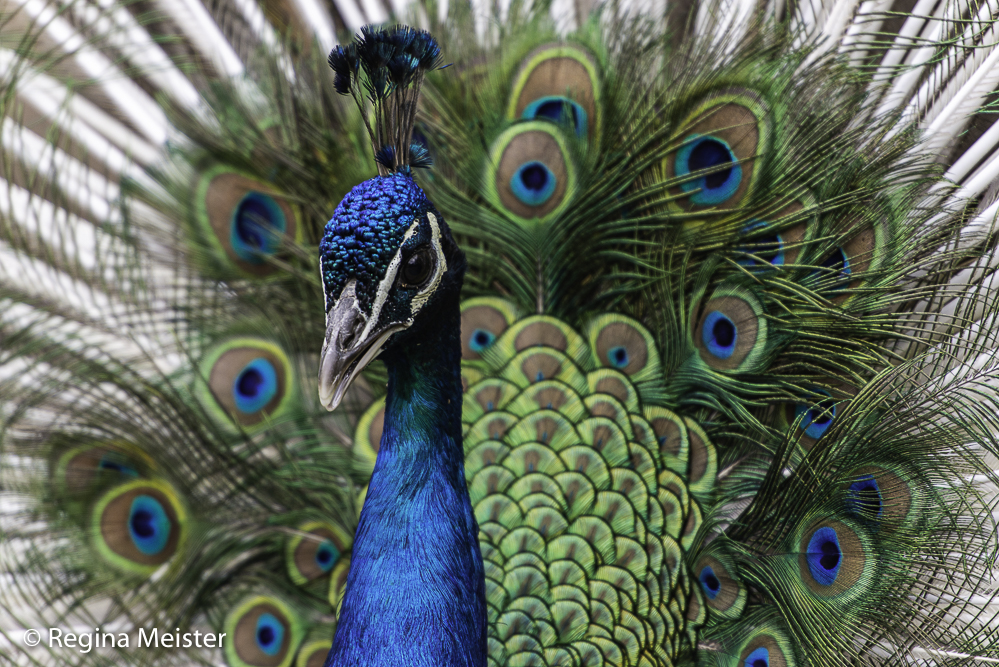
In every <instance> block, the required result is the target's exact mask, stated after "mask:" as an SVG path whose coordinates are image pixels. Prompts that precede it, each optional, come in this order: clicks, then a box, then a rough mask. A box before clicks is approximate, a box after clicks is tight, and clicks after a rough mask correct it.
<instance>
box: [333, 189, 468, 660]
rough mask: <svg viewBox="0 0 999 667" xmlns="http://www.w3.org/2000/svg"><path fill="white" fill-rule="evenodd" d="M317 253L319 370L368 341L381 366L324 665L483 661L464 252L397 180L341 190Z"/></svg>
mask: <svg viewBox="0 0 999 667" xmlns="http://www.w3.org/2000/svg"><path fill="white" fill-rule="evenodd" d="M321 252H322V255H321V257H322V266H323V282H324V288H325V290H326V301H327V304H326V305H327V312H328V323H329V330H330V331H331V332H332V333H329V334H328V335H327V347H326V349H325V350H324V361H323V367H324V368H326V367H327V365H328V366H329V368H331V369H333V370H331V371H330V372H331V373H332V375H333V376H335V377H337V378H339V380H337V382H339V381H344V380H346V381H349V378H350V377H352V376H353V373H354V372H355V371H354V370H351V369H353V368H354V366H353V365H356V364H358V363H360V362H358V361H357V360H358V359H360V360H361V361H362V362H363V360H364V359H370V358H372V357H373V356H374V354H375V353H377V351H378V349H379V348H381V349H383V350H384V351H383V353H382V356H383V358H384V360H385V363H386V366H387V367H388V371H389V383H388V395H387V399H386V406H385V426H384V430H383V434H382V439H381V446H380V449H379V452H378V458H377V462H376V464H375V469H374V473H373V475H372V477H371V482H370V485H369V487H368V492H367V496H366V499H365V503H364V508H363V509H362V511H361V517H360V523H359V525H358V529H357V534H356V537H355V541H354V549H353V554H352V558H351V566H350V573H349V575H348V578H347V588H346V594H345V597H344V599H343V604H342V607H341V610H340V614H339V618H338V625H337V631H336V637H335V639H334V642H333V649H332V651H331V652H330V655H329V657H328V658H327V661H326V665H327V667H347V666H353V665H368V666H378V665H385V666H386V667H388V666H392V667H400V666H406V667H409V666H414V667H415V666H417V665H427V666H428V667H429V666H431V665H433V666H437V665H455V666H466V665H467V666H469V667H471V666H473V665H475V666H481V665H484V664H485V659H486V607H485V580H484V575H483V566H482V556H481V553H480V551H479V544H478V526H477V525H476V521H475V517H474V515H473V513H472V506H471V503H470V501H469V495H468V488H467V486H466V483H465V472H464V453H463V448H462V433H461V406H462V387H461V378H460V373H459V370H458V369H459V366H460V359H461V343H460V337H459V330H460V323H459V303H458V299H459V292H460V289H461V280H462V276H463V274H464V270H465V262H464V256H463V255H462V253H461V251H460V250H459V249H458V248H457V246H456V245H455V243H454V241H453V240H452V239H451V236H450V232H449V231H448V228H447V226H446V224H445V223H444V221H443V219H442V218H441V216H440V215H439V214H438V213H437V211H436V210H435V209H434V207H433V206H432V205H431V204H430V202H429V201H428V200H427V199H426V196H425V195H424V194H423V191H422V190H421V189H420V188H419V186H417V185H416V183H415V181H413V179H412V178H411V177H409V176H408V175H403V174H393V175H389V176H384V177H376V178H374V179H371V180H370V181H367V182H365V183H362V184H361V185H359V186H357V187H356V188H354V189H353V190H352V191H351V193H350V194H349V195H347V197H346V198H345V199H344V200H343V202H342V203H341V204H340V205H339V206H338V207H337V210H336V213H335V214H334V216H333V219H332V220H330V222H329V224H328V225H327V226H326V233H325V235H324V237H323V242H322V245H321ZM341 332H342V333H341ZM344 341H346V342H344ZM342 359H346V360H347V361H346V362H342V361H340V360H342ZM327 360H329V361H328V364H327ZM338 363H339V364H340V365H339V366H337V364H338ZM344 364H346V370H343V369H344ZM362 365H363V363H362ZM338 369H339V370H338ZM320 381H321V383H322V382H323V375H322V372H321V377H320Z"/></svg>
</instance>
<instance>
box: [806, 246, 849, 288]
mask: <svg viewBox="0 0 999 667" xmlns="http://www.w3.org/2000/svg"><path fill="white" fill-rule="evenodd" d="M819 266H821V267H822V268H824V269H828V271H816V272H815V273H813V274H812V276H813V280H815V279H817V280H819V281H821V282H822V284H823V287H825V289H826V290H828V291H830V292H841V291H843V290H845V289H846V288H847V287H849V286H850V274H851V269H850V258H849V257H848V256H847V254H846V252H845V251H844V250H843V249H842V248H836V249H835V250H833V251H832V253H831V254H830V255H829V256H828V257H826V258H825V259H823V260H822V262H820V263H819ZM837 274H838V275H837ZM833 280H835V282H832V283H831V284H829V283H830V281H833Z"/></svg>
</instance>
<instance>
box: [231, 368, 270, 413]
mask: <svg viewBox="0 0 999 667" xmlns="http://www.w3.org/2000/svg"><path fill="white" fill-rule="evenodd" d="M277 391H278V380H277V371H275V370H274V364H272V363H271V362H270V361H268V360H267V359H264V358H262V357H258V358H256V359H254V360H253V361H251V362H250V363H248V364H247V365H246V366H244V367H243V370H241V371H240V372H239V375H237V376H236V381H235V382H233V385H232V393H233V396H234V397H235V400H236V409H237V410H239V411H240V412H242V413H245V414H253V413H255V412H259V411H260V410H262V409H263V407H264V406H265V405H267V404H268V403H270V402H271V399H272V398H274V396H275V394H277Z"/></svg>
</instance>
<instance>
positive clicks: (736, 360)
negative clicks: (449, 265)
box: [0, 0, 999, 667]
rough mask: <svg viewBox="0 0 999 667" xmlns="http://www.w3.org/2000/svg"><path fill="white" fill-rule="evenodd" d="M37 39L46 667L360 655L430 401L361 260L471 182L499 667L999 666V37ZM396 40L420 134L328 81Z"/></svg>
mask: <svg viewBox="0 0 999 667" xmlns="http://www.w3.org/2000/svg"><path fill="white" fill-rule="evenodd" d="M8 4H9V5H10V6H9V7H7V6H5V7H4V8H3V9H0V38H2V40H0V60H2V62H3V63H4V64H5V65H6V67H5V70H4V74H3V75H2V77H3V79H2V80H3V82H4V86H3V90H4V94H3V95H2V96H0V100H2V101H0V105H2V110H3V120H4V125H3V128H2V129H3V133H2V136H0V147H2V150H0V160H2V166H3V172H2V173H3V179H4V188H3V190H2V191H0V423H2V429H0V489H2V491H0V508H2V511H0V516H2V517H3V518H2V519H0V521H2V523H0V530H2V534H3V536H4V539H3V544H0V570H2V573H3V574H2V576H3V583H2V584H0V600H2V601H3V604H2V605H0V606H2V607H3V610H2V612H0V633H2V634H3V635H4V636H5V637H7V638H8V639H9V640H10V641H9V643H2V644H0V658H2V659H3V660H5V661H9V662H10V664H16V665H21V664H37V665H57V664H73V665H79V666H80V667H85V666H89V665H102V664H104V665H112V664H114V665H117V664H142V665H150V666H156V667H161V666H165V665H190V664H205V665H207V664H213V665H214V664H227V665H230V666H232V667H243V666H249V665H253V666H256V667H291V666H292V665H294V666H295V667H321V666H322V665H323V664H324V663H325V660H326V655H327V653H328V652H329V648H330V644H331V642H332V638H333V633H334V629H335V627H336V617H337V613H338V611H339V607H340V603H341V601H342V599H343V596H344V592H345V587H346V581H347V573H348V571H349V568H350V562H351V550H352V548H353V540H354V531H355V528H356V526H357V521H358V514H359V512H360V508H361V506H362V505H363V502H364V495H365V492H366V485H367V482H368V479H369V477H370V475H371V472H372V469H373V467H374V464H375V461H376V459H377V456H378V452H379V449H380V443H381V436H382V430H383V428H382V425H383V419H384V412H385V407H384V403H385V402H384V399H383V398H381V396H382V395H383V394H384V373H383V372H382V371H381V370H379V368H378V367H377V366H376V367H375V368H374V369H369V370H367V371H365V376H364V378H363V379H362V380H361V381H360V382H359V383H357V384H355V385H354V387H353V388H352V389H351V390H350V391H349V392H348V394H347V396H346V397H345V399H344V400H343V402H342V403H341V407H340V408H339V409H338V410H337V411H336V412H334V413H332V414H330V413H327V412H326V411H325V410H324V409H323V407H322V405H321V404H320V402H318V401H316V395H317V387H316V384H315V376H316V373H315V369H316V368H317V367H318V363H319V356H318V355H317V354H315V352H316V349H317V347H318V341H319V340H321V339H322V337H323V333H324V331H323V325H324V322H323V321H322V318H321V317H320V313H321V312H322V311H321V308H322V305H323V301H324V294H323V288H322V285H321V280H320V279H319V261H318V260H317V258H318V252H317V246H318V245H319V243H320V241H321V239H322V236H323V226H324V224H325V223H326V221H327V220H328V219H329V217H330V215H331V212H332V211H333V210H334V209H335V208H336V205H337V203H338V202H339V201H340V200H341V199H342V198H343V197H344V195H345V194H346V193H347V192H348V191H349V190H350V188H351V187H353V186H354V185H355V184H356V183H358V182H360V181H362V180H364V179H366V178H369V177H371V176H373V175H374V174H375V172H376V170H380V171H383V172H384V171H389V170H398V169H399V167H400V166H401V165H404V164H410V165H412V166H413V167H421V166H428V165H430V164H431V163H432V165H433V167H432V169H413V170H410V171H409V172H408V173H409V174H410V175H411V176H412V177H413V178H414V179H415V180H416V181H417V182H418V183H419V185H420V186H421V187H422V188H423V189H424V190H425V191H426V192H427V195H428V197H429V198H430V199H431V200H432V201H433V202H434V205H435V206H436V207H437V208H438V209H439V211H440V212H441V214H442V216H443V218H444V219H446V221H447V224H448V225H449V226H450V228H451V230H452V231H453V232H454V234H455V236H456V238H457V240H458V242H459V244H460V245H461V247H462V249H463V250H464V252H465V254H466V256H467V259H468V263H469V269H468V272H467V275H466V278H465V288H464V293H463V301H462V305H461V346H462V348H461V349H462V353H461V369H460V370H461V380H462V389H463V396H462V401H463V403H462V429H463V436H464V451H465V464H464V470H465V476H466V481H467V484H468V489H469V492H470V496H471V501H472V507H473V510H474V514H475V519H476V521H477V522H478V525H479V528H480V534H479V545H480V548H481V551H482V555H483V560H484V567H485V577H486V590H485V595H486V598H487V600H486V602H487V612H488V620H489V635H488V648H489V657H488V662H489V664H490V665H497V666H499V665H552V666H555V665H560V666H568V665H586V666H591V665H606V666H607V667H624V666H625V665H672V666H676V667H681V666H684V665H718V666H724V667H729V666H731V667H770V666H774V667H790V666H799V665H802V666H803V665H816V666H818V665H842V664H858V665H898V664H934V665H951V664H953V665H958V664H980V661H981V662H985V661H988V660H990V659H991V660H993V661H995V660H999V649H997V648H996V646H997V643H996V641H995V629H994V628H995V619H994V618H993V617H994V611H992V609H993V608H994V584H993V582H992V568H993V564H994V562H995V558H996V556H997V552H996V540H995V534H996V527H995V524H994V520H993V517H992V513H991V511H992V509H993V507H994V499H993V496H994V485H995V483H996V482H997V481H999V480H996V475H995V472H994V470H993V468H994V466H995V461H996V459H995V456H996V454H997V450H999V447H997V442H996V434H997V433H999V424H997V423H996V420H997V417H996V415H997V414H999V412H997V410H996V408H997V405H996V402H997V398H996V395H995V387H996V386H997V383H999V378H997V365H996V359H995V350H996V348H997V341H996V340H995V334H994V333H993V331H994V329H995V327H994V324H995V318H996V312H995V311H996V308H997V304H999V300H997V299H996V297H995V291H994V290H995V288H994V275H993V271H994V267H995V264H996V255H995V246H994V236H993V234H992V232H993V222H994V218H995V215H996V208H997V204H996V195H997V192H999V190H997V188H996V186H995V179H996V176H997V173H999V167H997V164H999V163H996V161H995V151H996V146H997V142H999V130H997V129H996V128H997V127H999V126H996V125H992V126H991V127H988V126H987V125H988V123H989V122H991V121H992V120H994V117H993V116H992V115H989V114H990V113H991V107H990V102H989V100H990V99H991V98H990V97H989V95H990V93H991V91H993V90H994V89H995V88H996V86H997V85H999V75H997V74H996V72H999V69H997V68H996V67H995V66H994V65H995V63H994V61H995V60H996V57H997V55H996V54H997V53H999V51H997V50H996V44H997V43H999V39H997V35H996V32H997V30H999V28H997V27H996V24H995V20H996V16H995V7H994V6H993V5H989V4H981V5H979V4H973V3H961V2H950V1H945V2H941V3H933V2H923V3H919V4H918V5H917V6H916V7H913V8H911V14H909V13H906V12H904V11H899V10H901V9H906V8H903V7H900V6H890V7H889V6H888V5H881V4H876V3H874V4H872V3H863V4H859V3H849V2H828V3H819V4H818V5H816V6H812V5H807V4H806V5H788V6H785V5H784V4H783V3H770V4H767V3H731V4H723V3H718V2H713V1H708V2H700V3H679V5H678V6H676V7H674V6H669V7H667V8H666V9H665V10H663V9H662V8H657V9H652V10H646V11H637V9H636V8H631V9H633V10H635V11H628V8H627V7H623V6H618V5H617V4H609V5H603V6H599V7H591V6H590V4H591V3H585V2H582V3H570V4H572V6H571V7H570V8H563V7H560V6H556V5H558V4H559V3H523V2H519V1H517V2H512V3H510V4H509V5H508V6H503V7H499V6H497V7H492V6H490V7H488V8H484V7H481V6H479V5H476V4H475V3H462V2H451V3H426V4H420V5H419V6H417V5H414V6H412V7H407V6H405V5H404V4H402V3H393V4H392V6H391V7H383V6H381V5H380V4H379V3H377V2H367V3H364V4H363V6H361V5H357V4H355V3H354V2H352V1H351V0H342V1H341V0H338V2H337V3H335V4H334V3H325V2H307V1H305V0H302V1H300V2H294V3H292V2H288V3H282V2H267V3H263V4H262V5H261V6H259V7H258V6H257V5H256V3H243V2H228V1H227V2H215V3H208V4H206V5H205V6H202V5H201V4H200V3H145V2H124V3H115V2H110V1H108V2H103V1H102V2H84V1H83V0H75V1H70V2H62V3H47V2H39V3H31V2H16V3H8ZM182 5H183V6H182ZM188 5H190V6H188ZM680 5H682V6H680ZM591 10H592V11H591ZM393 17H397V18H398V19H399V20H404V21H406V22H407V23H408V24H410V25H414V26H420V27H422V28H427V29H429V31H430V33H431V34H432V35H433V36H434V37H435V38H436V39H437V40H438V41H439V44H440V46H441V50H442V51H443V54H441V53H434V52H433V50H432V49H430V50H428V51H427V52H426V53H424V54H423V55H424V56H425V58H426V59H425V61H421V63H422V64H421V67H423V69H424V70H426V74H427V75H426V76H425V78H423V70H421V74H420V75H419V77H416V79H418V81H416V79H414V78H413V77H412V76H410V75H408V74H407V75H405V76H403V75H404V74H405V73H406V72H409V69H407V68H408V67H409V66H408V65H407V66H406V67H403V66H402V65H399V67H400V68H401V69H400V70H399V71H400V72H402V74H400V75H399V76H401V77H402V78H401V79H399V81H393V83H392V85H396V83H399V84H400V89H401V88H405V87H406V86H414V85H415V88H416V91H417V92H419V89H420V88H421V87H422V91H423V94H422V97H421V99H420V104H419V107H416V106H415V103H414V102H413V100H414V99H415V97H414V96H411V95H410V93H409V92H405V93H400V94H399V95H397V96H396V97H392V95H394V94H395V93H394V92H393V91H395V90H396V89H395V88H392V87H391V86H389V87H387V88H380V89H379V88H378V87H377V86H378V84H377V81H376V82H375V83H372V79H370V77H369V78H368V79H364V78H363V77H360V75H359V74H358V72H360V71H361V69H360V66H359V65H358V64H357V61H356V60H351V58H352V57H354V56H352V55H351V53H353V54H354V55H356V51H354V52H351V51H350V48H351V47H350V46H344V47H342V48H341V49H340V51H334V53H339V54H340V56H339V57H340V58H341V59H340V60H337V59H336V58H330V60H329V64H333V65H334V71H333V72H331V71H330V68H329V64H328V61H327V58H328V54H329V53H330V52H329V49H330V48H331V47H333V45H334V42H335V41H337V36H341V37H342V39H340V40H339V41H340V43H341V44H343V45H348V44H349V42H350V40H349V34H350V33H352V32H360V39H361V41H362V42H363V41H364V40H369V43H373V44H381V45H383V46H384V45H386V44H387V45H388V46H387V47H386V48H389V47H391V48H400V49H403V50H405V49H407V48H410V47H411V46H412V45H413V44H414V43H415V41H419V40H423V39H424V37H422V36H420V37H419V39H417V37H416V35H424V34H425V33H419V32H418V31H417V30H413V29H409V28H404V27H392V28H387V29H385V30H379V29H377V28H374V27H367V28H364V30H363V31H362V30H361V28H362V25H365V24H369V23H370V24H378V23H387V24H389V23H391V22H390V19H393ZM385 35H388V36H389V37H385ZM400 35H402V37H400ZM379 40H381V41H379ZM406 40H409V41H406ZM420 44H423V45H424V46H425V44H424V42H420ZM355 48H356V47H355ZM380 48H381V47H380ZM407 62H408V61H407ZM351 63H354V64H353V65H351ZM405 64H406V63H403V65H405ZM345 65H346V66H347V67H346V70H345V69H344V67H345ZM443 65H449V66H448V67H447V68H446V69H444V70H443V71H440V72H433V71H432V70H434V69H437V68H440V67H441V66H443ZM351 67H353V69H351ZM338 68H339V69H338ZM375 69H377V68H375ZM403 70H405V71H403ZM344 72H347V73H346V74H344ZM351 72H352V73H351ZM358 77H360V78H358ZM400 82H401V83H400ZM383 83H384V82H383ZM366 86H367V87H366ZM371 86H374V88H372V87H371ZM351 90H353V91H354V93H357V94H356V95H351V94H350V93H351ZM407 90H410V89H407ZM378 91H380V92H378ZM386 91H387V92H386ZM344 92H346V93H348V94H347V95H343V94H342V93H344ZM376 93H377V94H376ZM358 105H360V106H361V107H362V112H361V113H360V114H359V113H358V112H357V109H356V106H358ZM379 105H381V106H379ZM393 105H394V106H393ZM407 105H410V106H407ZM386 108H390V109H393V110H396V111H398V113H399V114H402V115H406V122H405V123H402V124H401V125H400V127H402V126H405V127H406V128H408V129H404V130H402V131H395V130H398V128H395V130H393V128H392V127H388V126H382V125H381V124H380V123H382V121H383V120H384V118H385V117H386V116H385V112H384V109H386ZM396 111H393V113H395V112H396ZM379 114H381V115H379ZM407 114H408V115H407ZM968 118H973V120H971V121H968ZM372 123H374V125H372ZM406 123H410V125H406ZM369 130H370V133H369ZM379 132H381V133H382V134H379ZM407 133H408V138H406V137H404V136H402V135H405V134H407ZM378 137H381V140H379V139H378ZM372 158H375V160H373V159H372ZM365 249H366V248H365V247H364V246H363V244H362V245H361V246H359V247H358V248H356V250H357V251H358V252H361V253H363V252H364V251H365ZM414 567H419V564H418V563H414ZM47 627H62V628H66V629H77V630H79V631H81V632H83V631H86V632H90V630H89V628H94V629H97V628H100V629H101V631H104V632H112V633H114V635H115V636H116V637H117V635H118V633H125V634H126V635H128V636H129V637H130V639H131V642H130V645H129V646H127V647H123V646H109V645H107V644H105V645H104V646H101V647H100V649H99V650H94V651H91V652H87V653H82V652H80V651H79V650H78V649H73V648H66V647H48V646H46V645H43V646H42V647H40V648H36V649H29V648H28V647H26V646H25V645H24V644H23V643H19V642H20V641H21V640H20V637H21V636H22V635H23V632H24V630H26V629H30V628H47ZM142 628H144V629H146V630H147V632H148V629H149V628H160V629H161V631H170V630H173V629H174V628H178V632H187V631H189V629H190V630H193V629H198V630H200V631H202V632H203V633H214V634H216V635H218V634H221V633H225V634H226V642H224V643H220V644H216V645H214V646H208V645H203V646H202V647H186V648H178V649H165V648H161V649H159V650H152V649H146V648H141V649H140V648H137V646H136V643H137V641H138V639H139V637H138V631H139V629H142ZM98 634H100V632H98Z"/></svg>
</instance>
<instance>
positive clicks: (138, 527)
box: [128, 495, 172, 556]
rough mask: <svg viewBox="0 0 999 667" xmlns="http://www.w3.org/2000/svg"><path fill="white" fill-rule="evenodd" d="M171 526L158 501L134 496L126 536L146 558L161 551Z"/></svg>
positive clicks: (167, 538)
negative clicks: (127, 535)
mask: <svg viewBox="0 0 999 667" xmlns="http://www.w3.org/2000/svg"><path fill="white" fill-rule="evenodd" d="M171 528H172V526H171V524H170V519H169V517H167V514H166V511H165V510H164V509H163V505H162V504H161V503H160V501H158V500H156V499H155V498H153V497H152V496H146V495H141V496H136V497H135V499H134V500H132V505H131V507H130V508H129V511H128V534H129V537H131V538H132V543H133V544H135V548H136V549H138V550H139V551H140V552H141V553H143V554H145V555H146V556H155V555H156V554H158V553H160V552H161V551H163V548H164V547H165V546H166V544H167V540H169V539H170V530H171Z"/></svg>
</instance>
